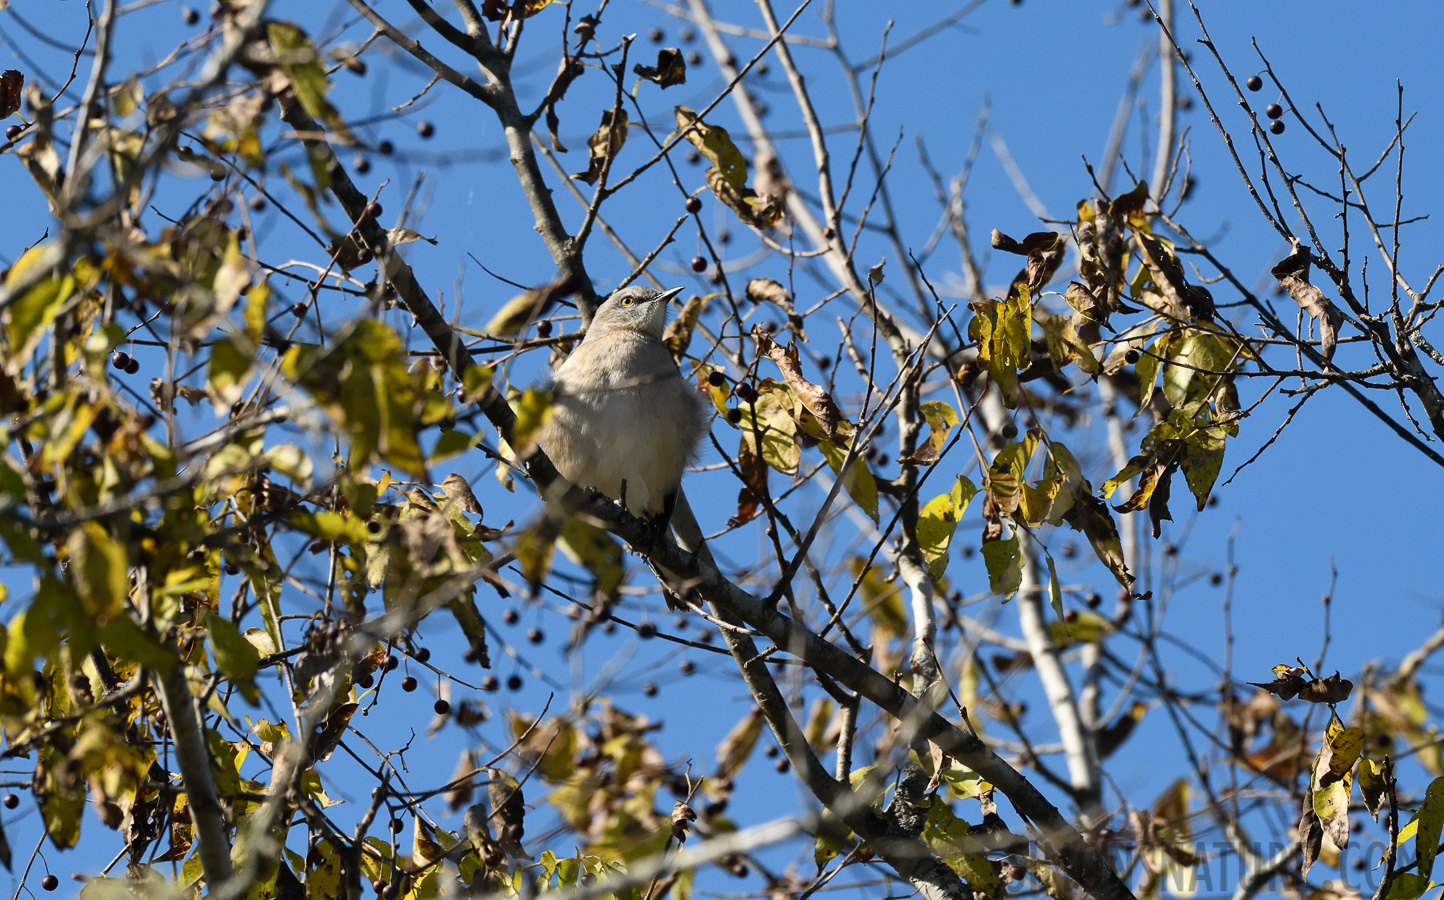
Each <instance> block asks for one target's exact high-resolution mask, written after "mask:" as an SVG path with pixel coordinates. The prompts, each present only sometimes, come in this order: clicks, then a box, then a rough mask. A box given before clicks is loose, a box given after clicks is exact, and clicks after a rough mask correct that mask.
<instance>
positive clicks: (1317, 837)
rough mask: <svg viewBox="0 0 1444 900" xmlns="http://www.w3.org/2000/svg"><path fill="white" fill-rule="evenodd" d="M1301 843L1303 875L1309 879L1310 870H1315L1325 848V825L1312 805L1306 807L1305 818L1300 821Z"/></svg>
mask: <svg viewBox="0 0 1444 900" xmlns="http://www.w3.org/2000/svg"><path fill="white" fill-rule="evenodd" d="M1299 843H1300V844H1302V845H1303V857H1304V858H1303V872H1302V874H1303V877H1305V878H1307V877H1308V875H1309V869H1311V868H1313V865H1314V862H1315V861H1317V860H1318V858H1319V853H1320V852H1321V851H1322V850H1323V847H1324V825H1323V823H1322V822H1320V821H1319V816H1318V813H1316V812H1314V807H1313V804H1312V803H1310V804H1307V805H1305V806H1304V813H1303V816H1302V817H1301V818H1300V819H1299Z"/></svg>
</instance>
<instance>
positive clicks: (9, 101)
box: [0, 69, 25, 119]
mask: <svg viewBox="0 0 1444 900" xmlns="http://www.w3.org/2000/svg"><path fill="white" fill-rule="evenodd" d="M24 86H25V76H24V75H22V74H21V73H20V72H18V71H16V70H15V69H6V70H5V71H4V72H0V119H8V118H9V117H11V116H13V115H15V114H16V113H17V112H19V111H20V93H21V92H20V89H21V88H22V87H24Z"/></svg>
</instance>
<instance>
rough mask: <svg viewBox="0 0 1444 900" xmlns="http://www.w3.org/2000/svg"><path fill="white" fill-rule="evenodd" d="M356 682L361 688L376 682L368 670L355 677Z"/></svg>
mask: <svg viewBox="0 0 1444 900" xmlns="http://www.w3.org/2000/svg"><path fill="white" fill-rule="evenodd" d="M356 683H357V684H358V685H360V686H361V687H362V689H365V688H369V687H371V685H373V684H375V683H376V679H375V678H373V677H372V676H371V673H370V672H366V673H363V674H362V675H361V677H360V678H357V679H356Z"/></svg>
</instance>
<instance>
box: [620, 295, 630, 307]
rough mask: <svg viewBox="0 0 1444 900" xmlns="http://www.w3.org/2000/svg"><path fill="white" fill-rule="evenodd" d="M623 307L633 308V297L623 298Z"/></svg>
mask: <svg viewBox="0 0 1444 900" xmlns="http://www.w3.org/2000/svg"><path fill="white" fill-rule="evenodd" d="M622 305H623V306H631V305H632V298H631V297H623V298H622Z"/></svg>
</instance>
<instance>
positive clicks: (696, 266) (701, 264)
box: [692, 256, 707, 272]
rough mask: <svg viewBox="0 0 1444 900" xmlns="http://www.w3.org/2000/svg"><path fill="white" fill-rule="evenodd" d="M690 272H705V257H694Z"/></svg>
mask: <svg viewBox="0 0 1444 900" xmlns="http://www.w3.org/2000/svg"><path fill="white" fill-rule="evenodd" d="M692 271H693V272H705V271H707V257H705V256H694V257H692Z"/></svg>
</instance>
